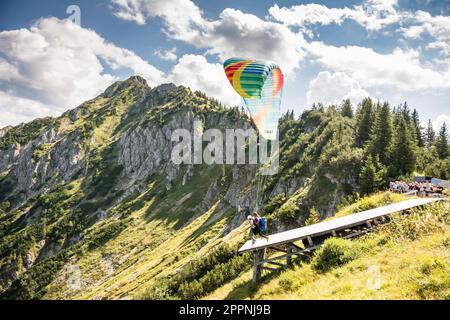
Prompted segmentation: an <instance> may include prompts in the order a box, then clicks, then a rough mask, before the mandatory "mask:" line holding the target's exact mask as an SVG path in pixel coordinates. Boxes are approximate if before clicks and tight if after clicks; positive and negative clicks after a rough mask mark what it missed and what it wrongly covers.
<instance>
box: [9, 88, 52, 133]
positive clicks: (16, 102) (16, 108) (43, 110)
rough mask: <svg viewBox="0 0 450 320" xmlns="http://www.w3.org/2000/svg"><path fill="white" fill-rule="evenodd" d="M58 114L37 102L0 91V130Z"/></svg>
mask: <svg viewBox="0 0 450 320" xmlns="http://www.w3.org/2000/svg"><path fill="white" fill-rule="evenodd" d="M58 114H59V113H58V112H56V111H55V110H54V109H53V108H49V107H47V106H46V105H44V104H42V103H40V102H38V101H35V100H31V99H25V98H20V97H17V96H15V95H14V94H11V93H8V92H3V91H0V115H1V117H0V128H2V127H5V126H8V125H17V124H19V123H22V122H28V121H30V120H32V119H35V118H43V117H48V116H57V115H58Z"/></svg>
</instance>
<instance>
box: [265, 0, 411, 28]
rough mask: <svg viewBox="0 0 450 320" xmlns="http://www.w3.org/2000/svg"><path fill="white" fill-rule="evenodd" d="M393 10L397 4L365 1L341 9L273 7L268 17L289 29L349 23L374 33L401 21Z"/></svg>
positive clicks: (395, 2)
mask: <svg viewBox="0 0 450 320" xmlns="http://www.w3.org/2000/svg"><path fill="white" fill-rule="evenodd" d="M396 7H397V0H366V1H364V2H363V4H362V5H355V6H353V7H343V8H329V7H327V6H325V5H320V4H315V3H309V4H302V5H295V6H292V7H282V8H280V7H279V6H278V5H277V4H275V5H273V6H272V7H271V8H270V9H269V14H270V17H271V18H272V19H274V20H276V21H279V22H282V23H284V24H286V25H291V26H300V27H307V26H308V25H313V24H320V25H329V24H332V23H334V24H341V23H342V22H343V21H344V20H347V19H348V20H353V21H355V22H357V23H359V24H360V25H362V26H364V27H365V28H366V29H367V30H368V31H374V30H380V29H382V28H384V27H385V26H387V25H390V24H393V23H396V22H398V21H400V19H401V18H402V16H403V15H404V14H403V13H400V12H398V11H397V9H396Z"/></svg>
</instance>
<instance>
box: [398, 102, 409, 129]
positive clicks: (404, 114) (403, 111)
mask: <svg viewBox="0 0 450 320" xmlns="http://www.w3.org/2000/svg"><path fill="white" fill-rule="evenodd" d="M400 114H401V116H402V117H403V119H405V121H406V123H407V124H408V125H409V124H411V112H410V110H409V107H408V103H407V102H406V101H405V103H403V106H402V108H401V111H400Z"/></svg>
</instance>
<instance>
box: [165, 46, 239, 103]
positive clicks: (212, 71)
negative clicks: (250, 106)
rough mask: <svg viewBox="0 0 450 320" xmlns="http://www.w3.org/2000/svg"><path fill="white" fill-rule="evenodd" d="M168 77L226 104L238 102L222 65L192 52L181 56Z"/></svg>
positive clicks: (237, 97)
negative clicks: (210, 61)
mask: <svg viewBox="0 0 450 320" xmlns="http://www.w3.org/2000/svg"><path fill="white" fill-rule="evenodd" d="M169 78H170V80H171V81H173V82H174V83H176V84H181V85H184V86H187V87H190V88H191V89H193V90H200V91H202V92H204V93H206V94H207V95H209V96H212V97H215V98H217V99H219V100H220V101H222V102H223V103H225V104H227V105H237V104H239V103H240V98H239V96H238V95H237V93H236V92H234V90H233V88H232V87H231V85H230V83H229V82H228V80H227V78H226V77H225V76H224V72H223V67H222V65H221V64H218V63H209V62H208V61H207V60H206V59H205V57H203V56H199V55H192V54H187V55H184V56H182V57H181V58H180V59H179V61H178V63H177V64H176V65H175V66H174V68H173V70H172V73H171V75H170V76H169Z"/></svg>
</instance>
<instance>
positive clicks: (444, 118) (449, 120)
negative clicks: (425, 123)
mask: <svg viewBox="0 0 450 320" xmlns="http://www.w3.org/2000/svg"><path fill="white" fill-rule="evenodd" d="M444 122H445V124H446V125H447V130H450V115H447V114H441V115H439V116H437V117H436V119H434V121H433V128H434V130H435V131H436V132H439V129H441V127H442V124H443V123H444ZM447 132H448V131H447Z"/></svg>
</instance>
